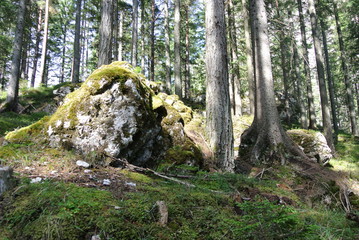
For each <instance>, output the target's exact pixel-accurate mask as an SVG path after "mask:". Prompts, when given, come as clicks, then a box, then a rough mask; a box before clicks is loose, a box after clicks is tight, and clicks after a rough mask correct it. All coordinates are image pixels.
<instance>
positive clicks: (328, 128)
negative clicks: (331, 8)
mask: <svg viewBox="0 0 359 240" xmlns="http://www.w3.org/2000/svg"><path fill="white" fill-rule="evenodd" d="M308 4H309V13H310V22H311V25H312V36H313V43H314V50H315V60H316V63H317V74H318V81H319V93H320V100H321V106H322V118H323V128H324V136H325V138H326V140H327V143H328V146H329V147H330V149H332V151H334V150H335V149H334V143H333V132H332V131H333V130H332V121H331V119H330V109H329V101H328V95H327V87H326V85H325V77H324V57H323V51H322V47H321V45H320V40H319V33H318V20H317V14H316V10H315V5H314V0H308Z"/></svg>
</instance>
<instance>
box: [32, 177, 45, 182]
mask: <svg viewBox="0 0 359 240" xmlns="http://www.w3.org/2000/svg"><path fill="white" fill-rule="evenodd" d="M41 181H42V178H41V177H36V178H33V179H31V181H30V183H39V182H41Z"/></svg>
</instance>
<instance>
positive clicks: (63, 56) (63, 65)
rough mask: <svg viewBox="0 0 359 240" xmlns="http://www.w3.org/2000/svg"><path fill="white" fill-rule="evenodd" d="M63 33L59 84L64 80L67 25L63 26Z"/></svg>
mask: <svg viewBox="0 0 359 240" xmlns="http://www.w3.org/2000/svg"><path fill="white" fill-rule="evenodd" d="M63 27H64V31H63V33H62V34H63V37H62V60H61V77H60V83H63V82H64V78H65V56H66V35H67V24H66V23H65V24H64V26H63Z"/></svg>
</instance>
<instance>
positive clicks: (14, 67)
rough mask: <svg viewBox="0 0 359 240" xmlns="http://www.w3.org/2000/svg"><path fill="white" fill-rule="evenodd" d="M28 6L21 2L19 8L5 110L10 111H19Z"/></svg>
mask: <svg viewBox="0 0 359 240" xmlns="http://www.w3.org/2000/svg"><path fill="white" fill-rule="evenodd" d="M27 4H28V0H21V1H20V8H19V12H18V18H17V23H16V30H15V39H14V45H13V53H12V61H11V72H10V81H9V86H8V89H7V97H6V106H5V108H6V109H4V110H9V111H17V105H18V96H19V77H20V61H21V50H22V43H23V34H24V24H25V14H26V6H27ZM0 112H1V110H0Z"/></svg>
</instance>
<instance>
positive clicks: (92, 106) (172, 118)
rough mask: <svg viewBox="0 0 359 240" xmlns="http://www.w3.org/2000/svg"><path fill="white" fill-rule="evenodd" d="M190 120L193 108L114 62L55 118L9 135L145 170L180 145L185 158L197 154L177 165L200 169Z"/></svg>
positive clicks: (125, 65) (64, 103)
mask: <svg viewBox="0 0 359 240" xmlns="http://www.w3.org/2000/svg"><path fill="white" fill-rule="evenodd" d="M166 99H169V100H166ZM169 101H170V102H171V104H169V103H168V102H169ZM191 119H192V110H191V108H189V107H187V106H185V105H184V104H183V102H182V101H180V100H179V98H178V96H176V95H171V96H168V95H166V94H164V93H160V94H158V95H156V94H155V92H154V91H153V90H151V88H150V86H148V85H147V83H146V81H145V79H144V78H143V75H141V74H138V73H136V72H135V70H134V69H133V67H132V66H131V65H129V64H128V63H126V62H114V63H112V64H110V65H105V66H102V67H101V68H99V69H97V70H96V71H94V72H93V73H92V74H91V75H90V76H89V77H88V79H87V80H86V81H85V82H84V83H83V84H82V85H81V87H80V88H79V89H77V90H75V91H73V92H71V93H69V94H67V95H66V97H65V98H64V99H63V101H62V105H60V106H59V108H58V109H57V111H56V112H55V113H54V114H53V115H52V116H50V117H46V118H43V119H42V120H41V121H38V122H36V123H34V124H33V125H30V126H28V127H25V128H22V129H19V130H17V131H14V132H11V133H9V134H8V135H7V136H6V140H7V141H8V142H12V143H17V142H29V141H36V142H38V141H40V140H41V141H45V142H48V143H49V145H50V146H51V147H54V148H57V147H63V148H66V149H75V150H77V152H79V153H81V154H83V155H85V156H96V157H95V158H94V159H93V162H92V163H93V164H98V163H101V164H102V163H105V164H107V163H109V162H108V161H107V160H106V159H111V157H114V158H118V157H119V158H126V159H127V160H128V161H129V162H130V163H133V164H135V165H146V166H153V165H155V164H156V163H158V162H159V161H158V160H160V159H161V158H163V157H164V156H169V154H168V150H169V149H172V148H173V147H174V146H179V149H183V151H181V153H182V152H188V151H191V152H192V153H193V154H179V155H180V156H182V158H183V159H182V160H181V161H177V160H174V162H176V163H180V164H183V163H185V162H191V163H192V164H197V165H198V163H199V162H201V159H199V160H198V159H197V158H198V156H201V154H200V152H199V149H198V148H197V147H196V144H194V143H193V141H191V140H190V139H189V138H188V137H187V136H186V134H185V132H184V124H185V123H187V122H189V121H190V120H191ZM172 152H173V151H172ZM108 156H109V157H110V158H108ZM168 159H172V157H169V158H168ZM103 160H106V161H103Z"/></svg>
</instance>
